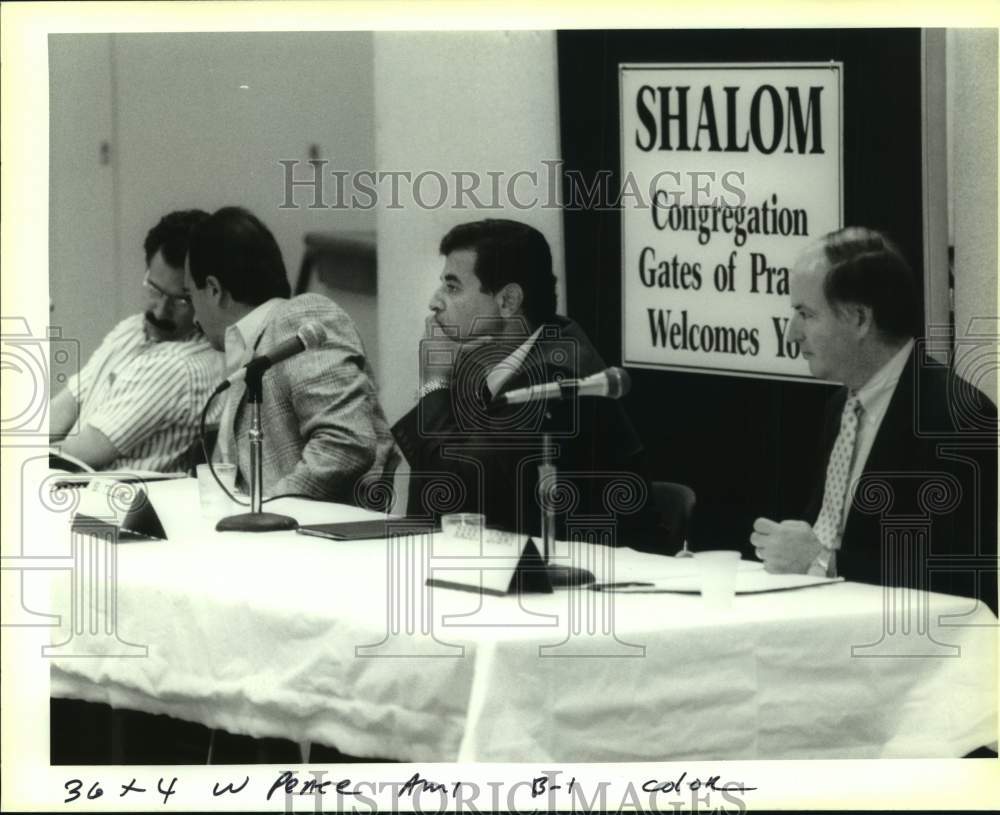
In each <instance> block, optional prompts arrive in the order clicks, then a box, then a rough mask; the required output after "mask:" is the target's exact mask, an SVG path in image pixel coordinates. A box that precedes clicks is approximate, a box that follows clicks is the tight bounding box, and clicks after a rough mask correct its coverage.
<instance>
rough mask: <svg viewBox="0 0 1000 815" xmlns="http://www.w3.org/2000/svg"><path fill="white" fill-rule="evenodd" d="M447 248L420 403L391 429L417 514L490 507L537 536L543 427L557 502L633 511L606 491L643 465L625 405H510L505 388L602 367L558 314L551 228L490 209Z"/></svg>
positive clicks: (506, 523) (491, 513)
mask: <svg viewBox="0 0 1000 815" xmlns="http://www.w3.org/2000/svg"><path fill="white" fill-rule="evenodd" d="M440 250H441V254H442V255H444V257H445V262H444V269H443V271H442V273H441V285H440V287H439V288H438V290H437V291H436V292H435V293H434V296H433V297H432V298H431V301H430V309H431V315H430V317H428V319H427V331H426V334H425V338H424V340H423V342H422V343H421V387H420V391H419V393H418V404H417V405H416V407H414V408H413V409H412V410H411V411H410V412H409V413H408V414H407V415H406V416H404V417H403V418H402V419H401V420H400V421H399V422H398V423H397V424H396V426H395V427H394V428H393V434H394V435H395V437H396V440H397V442H398V443H399V446H400V448H401V450H402V451H403V455H404V456H405V457H406V459H407V461H408V462H409V463H410V467H411V472H412V474H411V477H410V490H409V502H408V512H409V513H410V514H414V515H417V514H421V513H423V514H425V515H428V516H431V517H437V516H439V515H440V514H443V513H446V512H457V511H470V512H481V513H483V514H485V515H486V519H487V522H488V523H490V524H492V525H496V526H500V527H504V528H507V529H511V530H518V531H523V532H528V533H531V534H536V533H537V532H538V529H539V526H540V509H539V502H538V498H537V495H536V490H537V485H538V465H539V462H540V458H541V451H542V445H543V443H544V436H545V434H546V433H548V434H549V438H550V441H551V448H552V452H553V454H554V463H555V465H556V467H557V468H558V472H559V478H560V479H561V481H560V483H561V484H562V489H561V490H560V491H559V493H558V494H557V496H556V497H555V499H554V503H556V505H557V506H558V507H559V509H560V518H561V519H563V520H565V518H566V516H567V514H574V515H575V516H576V517H580V516H582V515H593V516H595V517H597V516H602V517H607V516H608V515H609V514H614V513H615V512H619V513H621V514H625V513H626V512H632V511H634V509H635V508H634V507H631V508H630V507H628V506H627V505H628V504H629V501H628V500H627V499H626V500H625V501H624V502H620V503H618V504H616V500H617V499H616V498H615V497H611V499H610V500H608V499H607V496H606V492H607V488H608V484H609V483H610V482H611V481H613V480H614V477H615V476H614V474H615V473H630V472H633V471H634V469H635V467H636V466H637V458H638V456H639V454H640V452H641V444H640V443H639V440H638V437H637V436H636V434H635V431H634V429H633V428H632V425H631V423H630V422H629V421H628V419H627V418H626V416H625V413H624V411H623V410H622V407H621V404H620V403H619V402H616V401H613V400H610V399H586V398H584V399H579V400H576V401H564V402H550V403H545V404H542V403H537V402H533V403H525V404H512V405H505V404H503V399H502V398H501V397H502V396H503V395H504V394H508V393H510V392H512V391H514V390H517V389H520V388H525V387H529V386H532V385H542V384H545V383H548V382H555V381H559V380H561V379H565V378H569V379H575V378H582V377H586V376H588V375H590V374H593V373H596V372H599V371H601V370H603V369H604V368H605V364H604V361H603V360H602V359H601V357H600V355H599V354H598V353H597V351H596V349H595V348H594V347H593V345H592V344H591V343H590V341H589V340H588V339H587V337H586V335H585V334H584V333H583V331H582V329H581V328H580V327H579V326H578V325H577V324H576V323H574V322H573V321H572V320H569V319H567V318H565V317H561V316H559V315H557V314H556V280H555V276H554V275H553V273H552V257H551V253H550V251H549V246H548V243H547V242H546V240H545V237H544V236H543V235H542V234H541V233H540V232H539V231H538V230H536V229H534V228H532V227H530V226H527V225H526V224H522V223H518V222H515V221H509V220H496V219H488V220H484V221H477V222H474V223H468V224H462V225H460V226H457V227H455V228H454V229H452V230H451V231H450V232H449V233H448V234H447V235H446V236H445V237H444V239H443V240H442V241H441V246H440ZM622 478H623V479H625V480H628V481H629V483H632V484H635V483H636V480H635V477H634V476H633V478H632V479H628V478H627V476H622ZM626 491H627V488H626ZM637 492H638V493H641V492H643V490H642V489H641V488H640V489H638V490H637ZM642 497H643V496H642V495H636V496H635V502H636V503H641V499H642ZM566 502H568V503H566Z"/></svg>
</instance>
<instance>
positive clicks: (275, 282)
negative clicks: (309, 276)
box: [188, 207, 292, 306]
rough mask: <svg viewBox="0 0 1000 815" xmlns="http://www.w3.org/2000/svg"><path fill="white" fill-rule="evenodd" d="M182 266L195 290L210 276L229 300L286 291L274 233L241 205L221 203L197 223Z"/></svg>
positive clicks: (254, 300)
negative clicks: (188, 274) (219, 207)
mask: <svg viewBox="0 0 1000 815" xmlns="http://www.w3.org/2000/svg"><path fill="white" fill-rule="evenodd" d="M188 268H189V269H190V271H191V279H192V280H193V281H194V284H195V285H196V286H197V287H198V288H199V289H203V288H205V279H206V278H207V277H208V276H209V275H212V276H214V277H215V278H216V279H217V280H218V281H219V283H220V284H221V285H222V287H223V288H224V289H225V290H226V291H227V292H229V294H230V295H231V296H232V298H233V299H234V300H236V301H238V302H240V303H245V304H246V305H250V306H259V305H260V304H261V303H264V302H266V301H267V300H270V299H271V298H272V297H290V296H291V293H292V290H291V287H290V286H289V284H288V275H287V274H286V273H285V262H284V261H283V260H282V259H281V249H279V248H278V242H277V241H276V240H275V239H274V235H272V234H271V231H270V230H269V229H268V228H267V227H266V226H264V224H263V223H261V221H260V220H259V219H258V218H257V217H256V216H254V215H253V214H252V213H250V212H248V211H247V210H245V209H243V208H242V207H223V208H222V209H220V210H218V211H217V212H214V213H212V214H211V215H210V216H209V217H208V218H206V219H205V220H204V221H203V222H202V223H201V224H199V225H198V227H197V228H196V229H195V230H194V232H193V233H192V234H191V246H190V248H189V249H188Z"/></svg>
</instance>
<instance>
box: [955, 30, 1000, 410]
mask: <svg viewBox="0 0 1000 815" xmlns="http://www.w3.org/2000/svg"><path fill="white" fill-rule="evenodd" d="M947 43H948V96H949V107H950V110H949V114H950V115H949V124H950V128H949V134H950V138H949V166H950V168H951V169H950V173H949V175H950V177H951V185H950V190H949V195H950V198H951V206H950V207H949V209H950V211H951V215H952V218H951V231H952V240H953V242H954V246H955V335H956V339H957V341H958V354H957V358H956V367H957V368H958V370H959V372H960V373H961V374H962V375H963V376H965V377H966V378H968V379H970V380H971V381H972V382H973V383H974V384H976V385H977V386H978V387H980V388H981V389H982V390H984V391H985V392H986V393H988V394H990V395H991V396H992V397H993V398H994V401H996V397H997V372H996V366H997V362H996V345H997V335H998V333H1000V322H998V321H997V31H996V29H957V30H950V31H949V32H948V40H947ZM977 336H978V337H979V338H977ZM963 338H964V339H965V340H966V342H965V343H963V342H962V340H963Z"/></svg>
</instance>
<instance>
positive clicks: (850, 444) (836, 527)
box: [813, 396, 862, 573]
mask: <svg viewBox="0 0 1000 815" xmlns="http://www.w3.org/2000/svg"><path fill="white" fill-rule="evenodd" d="M861 410H862V408H861V402H860V400H859V399H858V397H857V396H852V397H850V398H849V399H848V400H847V402H845V403H844V412H843V414H842V415H841V417H840V432H839V433H838V434H837V440H836V441H835V442H834V443H833V450H831V451H830V462H829V464H827V467H826V485H825V487H824V488H823V507H822V508H821V509H820V511H819V517H818V518H817V519H816V524H815V525H814V526H813V532H815V533H816V537H817V538H818V539H819V542H820V543H821V544H823V546H824V547H825V548H826V549H827V550H828V551H829V552H830V560H829V568H828V569H826V570H824V571H829V572H831V573H832V572H833V571H834V568H833V557H834V555H833V552H834V550H836V549H838V548H839V533H840V526H841V522H842V521H843V518H844V504H845V501H846V499H847V481H848V479H849V478H850V475H851V464H852V463H853V461H854V444H855V442H856V441H857V438H858V421H859V419H860V417H861Z"/></svg>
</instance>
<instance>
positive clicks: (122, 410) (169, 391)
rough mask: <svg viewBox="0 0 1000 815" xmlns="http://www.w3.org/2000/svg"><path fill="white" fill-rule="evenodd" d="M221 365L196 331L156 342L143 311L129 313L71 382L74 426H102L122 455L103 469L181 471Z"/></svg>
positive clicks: (218, 407)
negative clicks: (147, 329) (77, 409)
mask: <svg viewBox="0 0 1000 815" xmlns="http://www.w3.org/2000/svg"><path fill="white" fill-rule="evenodd" d="M223 370H224V368H223V355H222V354H221V353H220V352H218V351H215V350H213V349H212V346H211V345H209V343H208V340H206V339H205V337H204V336H203V335H202V334H201V332H198V333H196V334H195V335H194V336H193V337H192V338H190V339H187V340H181V341H165V342H153V341H151V340H149V339H147V338H146V332H145V328H144V319H143V315H142V314H134V315H132V316H131V317H126V318H125V319H124V320H122V321H121V322H120V323H119V324H118V325H117V326H115V327H114V328H113V329H112V330H111V332H110V333H109V334H108V335H107V336H106V337H105V338H104V341H103V342H102V343H101V345H100V347H99V348H98V349H97V351H95V352H94V354H93V356H92V357H91V358H90V359H89V360H88V362H87V364H86V365H85V366H84V367H83V370H82V371H80V373H79V374H74V375H73V376H71V377H70V379H69V383H68V388H69V390H70V393H72V394H73V396H75V397H76V401H77V403H78V404H79V405H80V415H79V418H78V419H77V426H78V427H84V426H86V425H90V426H91V427H93V428H94V429H95V430H99V431H101V433H103V434H104V435H105V436H107V437H108V440H109V441H110V442H111V443H112V444H113V445H114V446H115V447H116V448H117V449H118V451H119V452H120V453H121V455H120V456H119V457H118V458H116V459H115V460H114V461H112V462H110V463H109V464H108V465H107V467H105V468H104V469H108V470H155V471H157V472H164V473H168V472H183V471H184V470H185V469H187V455H186V454H187V451H188V449H189V448H190V447H191V445H192V444H193V443H194V442H195V441H196V440H197V438H198V424H199V421H200V419H201V411H202V409H203V408H204V406H205V402H206V401H207V400H208V397H209V395H211V393H212V391H213V390H214V388H215V386H216V385H217V384H218V383H219V382H220V381H221V380H222V378H223ZM212 407H213V410H212V412H211V413H210V414H209V416H208V423H209V424H214V423H216V422H217V421H218V416H219V411H220V410H221V408H222V400H219V401H218V402H217V403H216V404H215V405H213V406H212Z"/></svg>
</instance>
